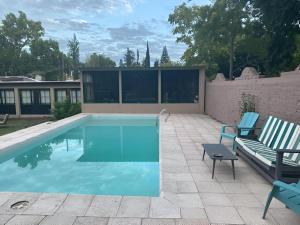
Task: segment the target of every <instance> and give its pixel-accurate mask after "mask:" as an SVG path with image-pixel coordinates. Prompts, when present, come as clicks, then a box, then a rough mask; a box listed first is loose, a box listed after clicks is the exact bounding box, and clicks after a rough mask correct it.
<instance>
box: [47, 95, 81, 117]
mask: <svg viewBox="0 0 300 225" xmlns="http://www.w3.org/2000/svg"><path fill="white" fill-rule="evenodd" d="M78 113H81V105H80V103H71V100H70V99H69V98H67V99H66V100H65V101H64V102H62V103H58V102H57V103H55V108H54V109H53V111H52V115H53V116H54V118H55V119H57V120H60V119H63V118H66V117H69V116H73V115H76V114H78Z"/></svg>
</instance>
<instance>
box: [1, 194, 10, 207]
mask: <svg viewBox="0 0 300 225" xmlns="http://www.w3.org/2000/svg"><path fill="white" fill-rule="evenodd" d="M11 196H12V193H7V192H1V193H0V206H1V205H3V204H4V203H5V202H6V201H8V199H9V198H10V197H11Z"/></svg>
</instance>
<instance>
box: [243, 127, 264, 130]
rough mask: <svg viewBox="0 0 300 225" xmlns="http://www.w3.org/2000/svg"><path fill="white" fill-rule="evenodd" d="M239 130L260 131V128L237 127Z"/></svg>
mask: <svg viewBox="0 0 300 225" xmlns="http://www.w3.org/2000/svg"><path fill="white" fill-rule="evenodd" d="M238 129H239V130H261V127H251V128H250V127H238Z"/></svg>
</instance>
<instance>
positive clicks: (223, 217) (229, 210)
mask: <svg viewBox="0 0 300 225" xmlns="http://www.w3.org/2000/svg"><path fill="white" fill-rule="evenodd" d="M205 211H206V213H207V216H208V219H209V221H210V222H211V223H225V224H244V221H243V220H242V218H241V217H240V216H239V214H238V212H237V210H236V209H235V208H234V207H228V206H226V207H224V206H208V207H206V208H205Z"/></svg>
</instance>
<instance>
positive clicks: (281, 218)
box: [268, 208, 300, 225]
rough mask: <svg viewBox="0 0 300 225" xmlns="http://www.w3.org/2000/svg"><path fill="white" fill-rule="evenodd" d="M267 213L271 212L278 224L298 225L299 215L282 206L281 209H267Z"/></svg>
mask: <svg viewBox="0 0 300 225" xmlns="http://www.w3.org/2000/svg"><path fill="white" fill-rule="evenodd" d="M268 213H271V215H272V217H273V218H274V219H275V220H276V222H277V223H278V224H280V225H299V224H300V217H299V215H296V214H295V213H294V212H293V211H291V210H289V209H286V208H282V209H269V211H268Z"/></svg>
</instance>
